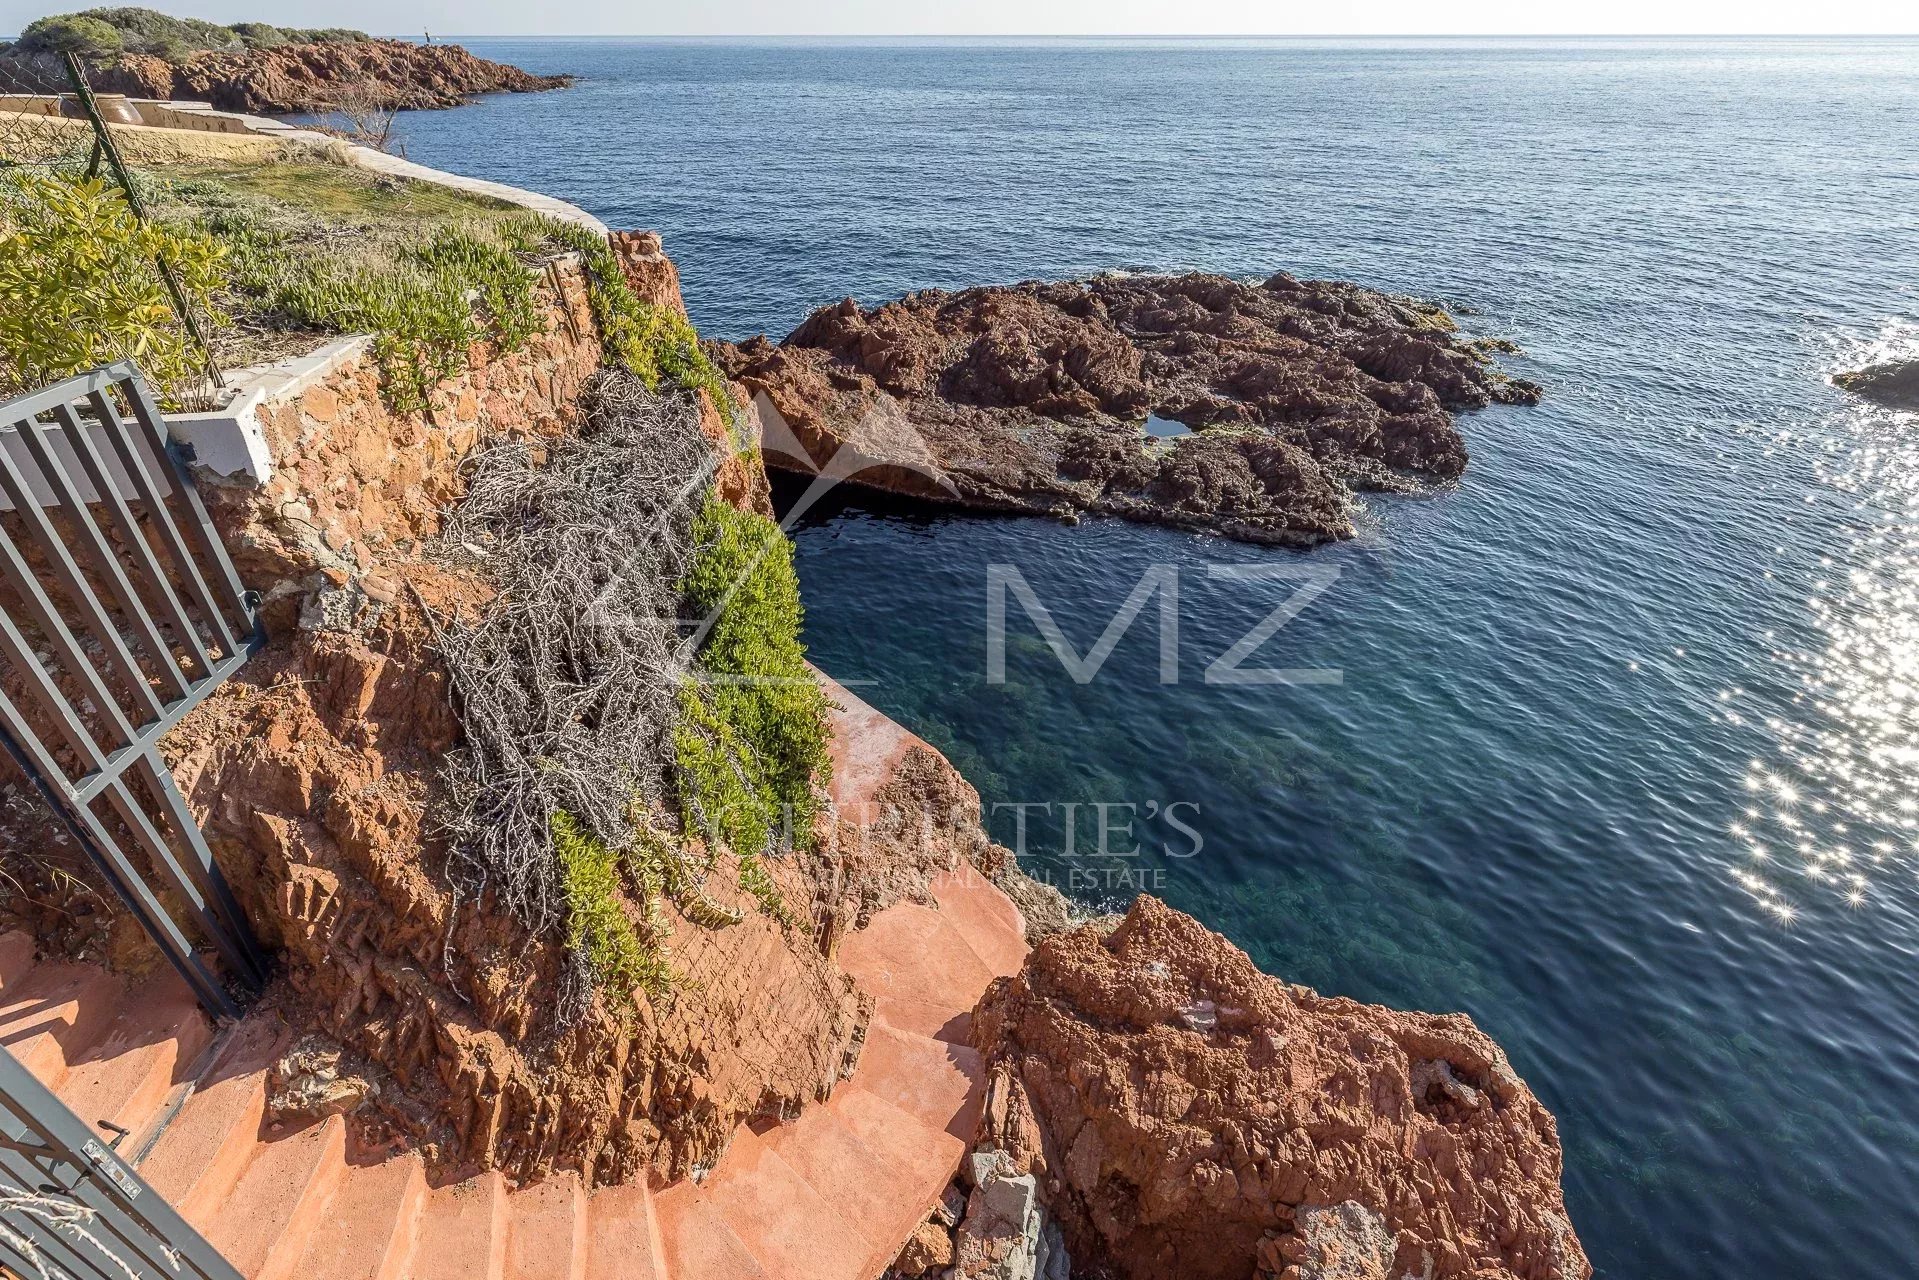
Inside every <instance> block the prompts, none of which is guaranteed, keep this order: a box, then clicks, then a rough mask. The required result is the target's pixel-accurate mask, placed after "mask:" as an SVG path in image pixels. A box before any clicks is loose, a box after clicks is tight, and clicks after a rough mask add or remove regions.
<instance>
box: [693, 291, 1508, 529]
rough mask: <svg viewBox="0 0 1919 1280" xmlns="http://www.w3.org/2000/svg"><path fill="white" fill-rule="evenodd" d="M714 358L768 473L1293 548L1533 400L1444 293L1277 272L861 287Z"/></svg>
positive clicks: (1440, 477)
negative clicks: (828, 477) (756, 412)
mask: <svg viewBox="0 0 1919 1280" xmlns="http://www.w3.org/2000/svg"><path fill="white" fill-rule="evenodd" d="M712 350H713V353H714V355H715V357H716V359H717V360H718V362H719V363H720V364H721V365H722V367H723V368H724V369H725V370H726V372H727V374H728V376H730V377H731V378H733V379H735V380H737V381H738V382H740V383H742V384H744V385H745V386H746V387H747V388H748V389H749V391H751V392H752V393H753V394H754V395H755V397H756V399H760V400H761V401H762V407H763V408H764V407H765V406H768V405H770V407H771V408H772V409H774V410H775V411H777V413H778V415H779V417H780V418H781V419H783V420H784V424H785V427H786V428H787V429H788V431H789V432H790V435H791V437H792V440H791V442H790V443H788V444H787V446H786V449H785V451H784V453H783V452H782V450H781V449H780V448H779V447H778V443H777V441H769V444H768V452H767V461H768V462H769V463H771V464H773V465H775V466H783V467H786V468H788V469H793V470H801V471H814V470H817V469H819V468H822V467H826V466H828V465H831V466H832V468H833V470H834V473H835V474H836V475H839V476H842V477H846V478H851V479H853V480H854V481H855V482H856V483H861V484H866V485H869V486H873V487H877V488H882V489H887V490H891V491H894V492H899V493H904V494H908V495H912V496H917V497H923V498H930V499H935V500H941V501H947V502H953V503H957V504H959V505H963V506H968V507H975V508H981V509H987V510H997V511H1007V512H1027V513H1035V514H1050V515H1056V516H1062V517H1066V518H1074V517H1076V516H1078V515H1079V514H1080V513H1088V514H1097V515H1112V516H1119V517H1122V518H1125V519H1129V520H1137V521H1142V522H1146V523H1155V524H1165V525H1172V526H1175V527H1179V528H1185V529H1192V530H1196V531H1200V532H1206V533H1213V534H1219V535H1222V536H1225V537H1230V538H1236V539H1240V540H1243V541H1248V542H1260V543H1278V544H1295V545H1303V544H1312V543H1318V542H1324V541H1327V540H1330V539H1335V538H1342V537H1350V536H1351V535H1352V532H1353V526H1352V519H1351V514H1350V513H1351V509H1352V505H1353V504H1352V498H1353V494H1354V492H1355V491H1367V490H1371V491H1410V490H1416V489H1418V488H1420V487H1422V486H1424V485H1427V484H1431V483H1434V482H1440V481H1447V480H1452V479H1455V478H1457V477H1458V476H1459V475H1460V474H1461V473H1462V472H1463V471H1464V470H1465V468H1466V458H1467V453H1466V444H1465V441H1464V439H1463V438H1462V437H1461V435H1460V433H1459V429H1458V427H1457V425H1456V423H1455V421H1454V416H1455V415H1456V414H1458V413H1460V412H1462V411H1464V410H1469V409H1479V408H1484V407H1485V406H1487V405H1489V404H1494V403H1500V404H1534V403H1537V402H1538V400H1539V397H1540V388H1539V387H1538V386H1537V385H1536V384H1534V383H1531V382H1527V381H1525V380H1523V379H1520V378H1515V377H1512V376H1509V375H1507V374H1505V373H1503V372H1501V371H1500V370H1499V369H1498V368H1497V367H1496V366H1495V364H1494V361H1493V357H1494V355H1495V354H1496V353H1499V352H1511V351H1514V350H1516V348H1514V347H1513V346H1512V345H1511V344H1510V343H1506V342H1503V341H1501V340H1498V339H1490V340H1489V339H1475V338H1470V337H1467V336H1465V335H1464V334H1462V333H1461V332H1460V331H1459V327H1458V325H1457V323H1456V322H1455V321H1454V319H1453V317H1452V316H1451V315H1449V314H1448V313H1447V312H1446V311H1445V309H1444V308H1442V307H1440V306H1438V305H1435V304H1432V303H1428V302H1422V301H1419V300H1417V299H1412V298H1405V297H1399V296H1395V295H1392V294H1386V293H1380V292H1377V291H1374V290H1371V289H1366V288H1362V287H1360V286H1358V285H1353V284H1346V283H1341V282H1337V281H1324V280H1299V279H1295V278H1294V277H1293V276H1291V275H1288V274H1286V273H1284V272H1281V273H1279V274H1277V275H1274V276H1272V277H1271V278H1269V279H1267V280H1265V281H1262V282H1259V283H1246V282H1242V281H1238V280H1233V279H1229V278H1227V277H1225V276H1217V275H1204V274H1189V275H1177V276H1125V275H1105V276H1098V277H1095V278H1093V279H1091V280H1083V281H1067V282H1062V283H1025V284H1018V285H1008V286H991V287H983V288H974V289H966V290H962V291H960V292H957V293H948V292H944V291H940V290H928V291H925V292H920V293H912V294H908V295H907V296H905V297H903V298H900V299H898V300H897V301H893V302H888V303H885V304H884V305H881V306H877V307H872V308H864V307H861V306H860V305H859V304H858V303H857V302H855V301H854V300H853V299H851V298H848V299H846V300H845V301H843V302H840V303H838V304H837V305H834V306H829V307H824V308H821V309H820V310H818V311H816V312H814V313H813V314H812V315H811V316H809V317H808V318H807V319H806V320H805V321H804V322H803V323H802V324H801V325H800V326H799V327H798V328H797V329H795V330H794V331H793V332H792V333H791V334H789V335H787V337H786V338H785V339H784V340H783V341H781V342H779V343H773V342H771V341H769V340H767V339H766V338H764V337H760V338H754V339H752V340H750V341H747V342H744V343H739V344H730V343H715V344H712ZM775 434H776V435H777V434H781V433H779V432H778V431H777V430H776V433H775ZM1158 437H1164V438H1158ZM849 447H850V448H851V449H852V453H850V454H849V453H846V452H845V450H847V449H848V448H849ZM796 452H797V453H803V454H805V455H806V456H805V457H796V456H792V455H793V454H795V453H796ZM849 458H852V459H856V460H857V463H856V464H849V461H848V459H849ZM829 459H837V460H835V461H832V462H831V463H830V464H829ZM855 472H857V473H856V474H855Z"/></svg>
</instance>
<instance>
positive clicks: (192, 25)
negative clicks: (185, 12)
mask: <svg viewBox="0 0 1919 1280" xmlns="http://www.w3.org/2000/svg"><path fill="white" fill-rule="evenodd" d="M372 38H373V37H371V36H369V35H368V34H367V33H366V32H364V31H355V30H351V29H349V28H346V27H276V26H274V25H272V24H271V23H266V22H236V23H234V24H233V25H232V26H222V25H221V24H220V23H217V22H207V21H205V20H203V19H200V18H176V17H173V16H172V15H170V14H165V13H161V12H159V11H158V10H156V9H146V8H140V7H136V6H115V7H106V8H98V9H83V10H81V11H79V12H77V13H61V14H52V15H49V16H48V17H44V18H39V19H36V20H35V21H33V22H30V23H28V24H27V26H26V29H25V30H23V31H22V32H21V33H20V39H19V41H18V42H17V43H16V46H15V47H16V48H17V49H18V50H19V51H20V52H22V53H27V54H33V53H74V54H78V55H80V56H81V57H82V58H91V59H101V58H111V57H115V56H118V55H120V54H126V53H143V54H149V55H151V56H153V57H156V58H161V59H164V60H165V61H168V62H179V61H182V60H184V59H185V58H186V57H188V56H189V55H191V54H194V53H203V52H214V53H239V52H243V51H245V50H248V49H277V48H280V47H281V46H283V45H290V44H342V43H352V42H357V41H364V40H371V39H372Z"/></svg>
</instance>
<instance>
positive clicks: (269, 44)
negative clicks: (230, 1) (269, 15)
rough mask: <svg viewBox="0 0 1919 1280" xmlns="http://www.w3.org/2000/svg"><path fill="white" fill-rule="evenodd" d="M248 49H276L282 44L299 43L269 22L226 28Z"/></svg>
mask: <svg viewBox="0 0 1919 1280" xmlns="http://www.w3.org/2000/svg"><path fill="white" fill-rule="evenodd" d="M228 30H230V31H231V32H233V34H234V35H236V36H239V37H240V43H241V44H244V45H245V46H246V47H247V48H249V49H277V48H279V47H280V46H281V45H283V44H296V43H299V42H298V41H295V40H290V39H288V37H287V33H286V32H284V31H282V30H281V29H280V28H278V27H276V26H274V25H273V24H272V23H270V22H236V23H234V24H233V25H232V26H231V27H229V28H228Z"/></svg>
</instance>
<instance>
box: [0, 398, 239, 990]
mask: <svg viewBox="0 0 1919 1280" xmlns="http://www.w3.org/2000/svg"><path fill="white" fill-rule="evenodd" d="M76 405H78V406H79V408H77V409H76ZM117 405H124V406H125V410H126V412H125V413H123V412H122V411H121V410H120V409H119V408H118V407H117ZM83 414H84V415H85V416H86V417H88V418H90V419H92V423H93V424H97V425H98V432H97V434H100V435H104V436H105V437H106V441H107V446H106V449H105V450H102V449H101V448H100V447H99V446H97V445H96V443H95V442H94V440H93V439H92V436H93V435H94V434H96V432H95V431H94V430H93V427H92V424H90V423H88V422H85V421H83V420H82V415H83ZM48 418H50V419H51V421H50V422H48V423H47V424H46V425H45V426H44V427H43V426H42V420H43V419H48ZM43 432H44V434H43ZM56 432H57V433H58V436H57V438H58V439H60V440H62V441H64V443H65V444H66V446H67V448H68V450H70V451H71V455H72V456H71V458H70V459H69V458H67V457H64V456H63V455H62V451H61V450H59V449H56V448H54V447H53V443H52V442H53V441H54V439H55V438H56V436H55V434H54V433H56ZM8 433H12V434H16V435H19V436H21V437H22V439H21V444H22V448H23V452H24V455H25V456H24V458H22V457H20V456H17V455H16V454H15V453H14V452H13V451H12V450H11V449H10V448H9V447H8V442H7V439H6V435H7V434H8ZM109 453H110V454H111V456H112V458H113V460H114V462H116V463H117V464H118V466H119V468H120V470H121V472H122V473H123V474H122V476H115V475H114V474H112V473H111V471H110V469H109V465H108V461H107V456H108V454H109ZM26 464H31V468H32V473H31V474H30V473H29V471H28V470H27V469H26ZM89 490H91V494H92V500H91V502H90V501H89V499H88V491H89ZM126 490H130V491H131V492H130V493H128V492H125V491H126ZM0 493H3V494H4V496H5V497H6V498H7V500H8V501H9V502H11V504H12V507H13V511H14V515H15V524H14V527H13V528H12V529H9V528H8V527H6V525H5V524H4V523H0V587H4V588H6V589H7V590H8V591H9V592H10V593H11V597H12V599H13V601H14V604H13V605H12V606H11V607H13V608H17V609H18V610H19V611H20V613H21V615H22V617H23V619H24V620H25V621H26V622H27V623H28V624H29V625H30V626H31V627H32V628H33V629H34V632H35V633H36V634H37V635H38V636H39V637H40V638H41V639H42V640H43V641H44V643H45V644H46V645H47V646H48V648H49V650H50V651H51V658H52V660H53V661H54V663H55V664H56V665H57V668H58V672H59V674H57V675H56V673H55V671H54V670H52V669H50V668H49V667H48V665H47V660H46V659H43V658H42V656H41V655H40V653H39V652H37V651H36V649H35V645H34V641H33V639H32V638H30V637H29V636H28V635H27V633H26V632H24V631H23V630H22V629H21V628H20V626H19V625H18V624H17V623H16V622H15V620H14V618H13V617H12V616H9V614H8V612H7V611H6V610H0V664H4V666H3V668H0V669H4V670H7V671H11V672H12V673H13V674H14V677H15V679H14V682H12V683H10V684H9V685H8V686H7V687H6V688H5V689H0V745H4V746H5V748H6V749H7V751H8V752H9V754H11V755H12V756H13V758H14V759H15V760H16V761H17V762H18V763H19V764H20V767H21V768H22V770H23V771H24V772H25V773H26V775H27V777H28V778H29V779H30V780H31V781H32V782H33V784H34V786H35V787H36V788H38V789H39V791H40V792H41V794H42V795H43V796H45V797H46V798H47V800H48V801H49V803H51V804H52V805H53V807H54V808H55V810H56V811H57V812H58V813H59V815H60V818H61V820H62V822H64V823H65V824H66V826H67V828H68V830H69V832H71V834H72V835H73V837H74V839H75V841H76V842H77V843H78V844H79V846H80V847H81V849H82V850H83V851H84V852H85V853H86V855H87V857H88V858H89V860H90V861H91V862H92V863H93V865H94V866H95V867H96V868H98V869H99V871H100V873H101V874H102V875H103V876H104V877H105V878H106V880H107V882H108V884H109V885H110V886H111V887H112V888H113V890H114V892H115V894H116V895H117V896H118V897H119V898H120V900H121V901H122V902H123V903H124V904H126V906H127V908H128V910H130V911H132V912H133V913H134V915H135V916H136V917H137V918H138V919H139V920H140V922H141V924H142V925H143V926H144V927H145V928H146V929H147V931H148V933H149V934H150V935H152V937H153V938H154V940H155V941H156V942H157V943H158V944H159V945H160V947H161V950H162V951H163V952H164V953H165V954H166V957H167V959H168V961H169V962H170V963H171V964H172V965H173V967H174V968H175V970H177V971H178V972H179V973H180V975H181V976H182V977H183V978H184V979H185V980H186V981H187V983H188V984H189V985H190V986H191V987H192V989H193V991H194V993H195V995H196V996H197V997H198V998H199V999H200V1001H201V1003H202V1004H204V1005H205V1006H206V1007H207V1008H208V1009H209V1010H210V1011H212V1012H214V1013H215V1014H219V1015H225V1016H232V1015H234V1014H236V1013H237V1012H238V1009H237V1006H236V1005H235V1003H234V1001H233V998H232V997H231V996H230V995H229V993H228V991H227V989H226V986H225V984H224V982H223V981H222V980H221V978H220V976H219V975H218V974H217V973H215V972H214V971H213V970H212V969H210V968H209V967H208V966H207V964H206V963H205V962H204V961H203V960H202V959H201V957H200V956H199V954H198V953H197V951H196V950H195V945H194V943H193V941H192V940H191V938H190V937H189V935H188V932H187V930H186V929H184V928H182V922H180V921H176V920H175V919H174V918H173V917H172V916H171V915H170V914H169V913H168V911H167V910H166V908H165V906H164V905H163V904H162V902H161V900H160V897H159V895H158V893H156V891H155V890H156V887H157V888H159V889H163V890H165V891H167V892H169V893H170V894H171V895H173V896H174V897H175V898H176V899H177V900H178V902H179V903H180V904H181V906H182V907H183V909H184V910H183V915H184V916H185V918H186V919H187V920H188V921H190V923H191V925H192V926H193V928H194V929H195V930H196V931H197V932H198V933H199V934H200V935H202V936H203V937H204V938H205V940H206V941H208V942H210V943H211V944H212V945H213V947H214V949H215V950H216V951H217V952H218V953H219V955H220V958H221V960H222V961H223V962H224V964H225V966H226V972H227V975H228V976H229V977H230V978H232V979H233V980H235V981H237V982H238V983H239V984H240V985H241V986H242V987H244V988H247V989H248V990H252V991H257V990H258V989H259V987H260V986H261V984H262V983H263V982H264V981H265V977H266V961H265V958H264V956H263V955H262V954H261V952H260V949H259V946H258V944H257V943H256V942H255V941H254V938H253V934H252V931H251V929H250V928H249V927H248V925H247V921H246V918H245V915H244V913H242V911H241V910H240V907H239V904H238V903H237V902H236V901H235V899H234V896H233V893H232V890H231V889H230V888H229V886H228V885H227V883H226V879H225V877H224V876H223V875H222V874H221V872H220V869H219V867H218V865H217V864H216V863H215V862H214V859H213V854H212V850H211V849H210V848H208V846H207V843H206V838H205V836H204V835H203V834H202V833H201V831H200V828H199V825H198V823H196V822H195V821H194V818H193V815H192V813H191V811H190V810H189V809H188V807H187V804H186V799H185V797H184V796H182V795H181V794H180V790H179V788H178V786H177V785H175V783H174V781H173V778H172V775H171V774H170V773H169V772H168V770H167V766H166V762H165V761H164V760H162V759H161V758H160V755H159V742H160V739H161V738H162V737H163V736H164V735H165V734H166V733H167V731H168V730H169V729H171V728H172V727H173V726H174V725H175V724H177V723H178V722H179V720H180V718H181V717H182V716H184V715H186V714H187V712H189V711H191V710H192V709H193V708H194V707H195V706H197V705H198V704H199V703H200V702H201V701H203V700H204V699H205V698H206V697H207V696H208V695H210V694H211V693H212V692H213V691H214V690H215V689H217V688H218V687H219V686H220V684H221V683H222V682H224V681H225V680H226V679H227V678H228V677H229V676H231V675H232V674H233V673H234V672H235V671H236V670H238V669H239V667H240V666H241V665H242V664H243V663H245V662H246V660H247V659H248V658H249V657H250V656H252V654H253V653H254V652H256V651H257V650H258V648H259V646H260V645H261V644H262V643H263V642H264V639H265V637H264V636H263V634H262V633H261V631H260V628H259V625H258V620H257V618H256V616H255V612H254V602H253V598H252V597H251V596H249V595H248V594H247V593H246V592H245V591H244V589H243V588H242V587H241V586H240V581H239V577H238V575H237V574H236V573H235V572H234V569H233V563H232V561H231V560H230V559H229V558H228V556H227V554H226V549H225V548H224V547H223V546H221V544H220V539H219V536H218V535H217V533H216V532H215V531H214V528H213V525H212V522H211V521H210V520H209V519H208V517H207V513H206V508H205V506H204V505H203V504H202V503H201V502H200V498H199V494H198V493H197V492H196V491H195V489H194V485H193V478H192V476H191V475H190V474H189V472H188V471H187V469H186V466H185V464H184V463H182V462H181V460H180V459H179V457H178V456H176V454H175V453H174V451H173V450H171V449H170V448H169V447H168V445H167V440H166V427H165V422H164V420H163V419H162V418H161V417H160V414H159V410H158V408H157V407H156V406H155V405H154V403H153V399H152V397H151V396H150V395H149V394H148V392H147V388H146V385H145V383H144V382H143V381H142V380H141V379H140V376H139V373H138V371H137V370H136V369H135V368H134V367H133V366H132V365H131V364H129V363H125V362H122V363H120V364H116V365H111V366H109V367H108V368H106V369H102V370H96V371H94V372H92V373H89V374H83V375H80V376H79V377H76V378H70V379H67V380H66V381H65V382H62V383H59V384H57V385H55V386H52V387H48V388H46V389H45V390H43V391H38V392H35V393H33V394H31V395H28V396H23V397H20V398H19V399H17V400H13V401H10V402H8V403H7V404H4V405H0ZM135 503H137V504H138V505H139V514H138V515H136V514H135V508H134V506H133V504H135ZM91 505H98V506H100V507H102V508H104V510H105V519H104V521H102V519H101V518H100V517H99V515H98V514H97V513H96V512H94V511H92V510H89V507H90V506H91ZM108 528H111V529H112V530H113V533H114V534H115V535H116V536H117V540H118V545H116V542H115V539H113V538H109V537H108V534H107V529H108ZM18 533H24V535H25V547H24V549H23V546H22V545H21V541H20V539H19V538H18V537H17V536H16V534H18ZM156 542H157V544H158V545H157V546H156V545H155V544H156ZM70 543H71V544H73V545H72V546H70V545H69V544H70ZM76 549H77V551H78V555H77V556H76V555H75V550H76ZM30 554H31V557H32V558H29V557H30ZM36 564H38V565H43V566H44V567H45V571H46V572H47V573H48V575H49V576H50V577H51V579H52V585H53V586H55V587H57V588H58V594H57V595H56V594H54V592H53V591H52V590H50V588H49V585H48V584H43V583H42V582H41V580H40V576H39V573H38V572H36V568H35V566H36ZM102 589H103V591H104V595H105V597H106V599H102V596H101V594H99V593H98V592H100V591H101V590H102ZM109 601H110V602H111V605H109V603H108V602H109ZM70 620H71V621H70ZM83 635H84V637H85V638H84V640H83V638H82V636H83ZM129 637H130V639H131V647H130V646H129ZM135 650H138V653H137V655H136V652H135ZM92 652H97V653H98V654H100V655H101V657H102V658H103V659H104V663H103V664H102V663H97V662H96V661H95V660H94V659H93V657H92V656H91V654H92ZM156 684H157V686H158V692H156V687H155V686H156ZM76 692H77V695H78V696H75V695H76ZM21 699H24V701H22V700H21ZM48 731H51V732H52V734H53V737H54V740H55V741H56V742H57V743H58V744H59V748H60V750H56V749H55V748H54V747H52V746H50V745H48V743H47V741H46V740H45V734H46V733H47V732H48ZM62 750H63V751H64V752H65V753H66V755H65V756H64V757H63V756H62V754H61V751H62ZM143 793H144V794H143ZM96 804H104V805H105V806H106V810H107V814H103V813H102V812H100V811H98V810H97V809H96V807H95V806H96ZM107 815H110V817H109V816H107ZM123 840H130V841H131V848H132V849H133V850H137V851H138V854H139V855H140V859H142V860H144V862H145V864H146V867H147V869H148V872H150V874H151V875H152V876H153V877H154V878H155V880H156V884H155V885H150V884H149V883H148V881H147V878H146V874H145V873H143V872H142V871H141V870H140V868H139V865H138V863H137V862H136V859H135V858H133V857H130V856H129V850H128V849H123V848H122V841H123Z"/></svg>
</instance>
